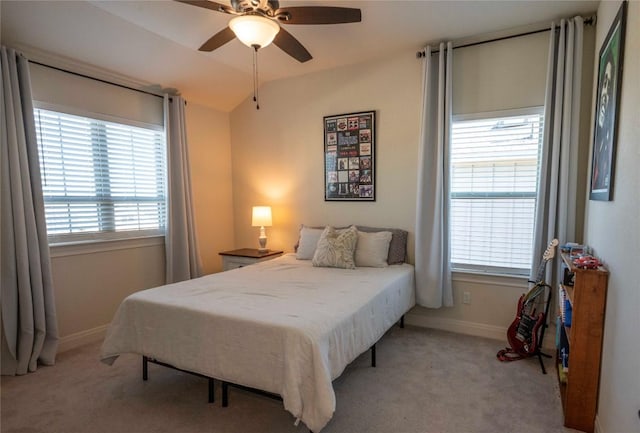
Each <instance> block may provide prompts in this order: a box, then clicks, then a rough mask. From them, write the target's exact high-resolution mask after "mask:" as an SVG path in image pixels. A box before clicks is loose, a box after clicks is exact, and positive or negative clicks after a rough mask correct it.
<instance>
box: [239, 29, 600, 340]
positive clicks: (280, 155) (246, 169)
mask: <svg viewBox="0 0 640 433" xmlns="http://www.w3.org/2000/svg"><path fill="white" fill-rule="evenodd" d="M588 32H589V30H588ZM590 34H591V35H593V31H591V32H590ZM590 46H592V45H588V44H587V49H588V50H591V48H589V47H590ZM548 47H549V34H548V33H541V34H536V35H532V36H526V37H521V38H514V39H509V40H505V41H501V42H496V43H489V44H485V45H478V46H475V47H469V48H461V49H457V50H455V51H454V53H455V54H454V60H453V65H454V85H453V87H454V94H453V98H454V106H453V111H454V113H473V112H487V111H496V110H505V109H511V108H521V107H530V106H540V105H543V104H544V88H545V80H546V68H547V54H548ZM591 52H592V51H588V53H589V54H588V55H587V57H588V58H590V57H591ZM586 64H587V66H588V68H587V69H588V70H589V69H590V67H591V62H590V61H589V62H586ZM421 73H422V62H421V61H419V60H416V58H415V52H414V51H405V52H401V53H397V54H394V55H393V56H390V57H388V58H385V59H381V60H377V61H374V62H369V63H366V64H360V65H353V66H348V67H344V68H340V69H334V70H330V71H324V72H319V73H314V74H310V75H306V76H302V77H297V78H293V79H288V80H282V81H276V82H271V83H267V84H266V85H265V86H263V88H262V89H261V94H260V95H261V108H260V110H259V111H256V110H255V107H254V105H253V103H252V101H250V100H247V101H245V102H244V103H243V104H241V105H240V106H238V107H237V108H236V109H235V110H234V111H233V112H232V113H231V142H232V161H233V187H234V215H235V220H236V226H235V241H236V247H251V246H255V244H256V242H257V239H256V238H257V237H258V231H257V228H252V227H251V225H250V210H251V206H253V205H257V204H269V205H271V206H273V212H274V215H273V219H274V226H273V227H271V228H269V229H267V236H268V237H269V246H270V247H271V248H280V249H283V250H285V251H292V249H293V245H294V244H295V241H296V238H297V232H298V227H299V225H300V224H312V225H323V224H333V225H345V224H350V223H358V224H364V225H373V226H393V227H399V228H403V229H405V230H408V231H409V232H410V239H409V255H410V259H411V260H412V259H413V242H414V238H413V232H414V225H415V213H416V207H415V196H416V181H417V163H416V160H417V152H418V140H419V125H420V109H421V108H420V106H421ZM588 79H589V82H590V80H591V75H588ZM587 89H590V87H589V86H587ZM371 109H374V110H376V111H377V118H376V120H377V125H378V131H377V137H376V140H377V142H376V145H377V149H376V152H377V154H376V158H377V160H376V164H377V174H376V187H377V194H376V198H377V199H376V202H373V203H372V202H367V203H349V202H325V201H324V199H323V197H324V191H323V187H324V175H323V146H324V143H323V124H322V117H323V116H327V115H333V114H340V113H348V112H354V111H362V110H371ZM588 114H589V113H588V112H587V115H588ZM588 123H589V122H587V125H586V128H585V129H586V134H588V130H589V126H588ZM525 289H526V282H525V281H523V280H522V279H518V278H504V277H498V278H496V277H487V276H478V275H472V274H466V275H461V274H455V275H454V302H455V306H454V307H452V308H444V309H440V310H427V309H423V308H416V309H415V310H414V311H413V312H412V314H411V315H410V317H408V321H409V322H410V323H414V324H420V325H425V326H433V327H439V328H444V329H450V330H455V331H460V332H467V333H471V334H475V335H484V336H490V337H494V338H500V339H503V340H504V339H505V338H506V328H507V327H508V325H509V324H510V323H511V321H512V320H513V319H514V315H515V308H516V303H517V299H518V297H519V296H520V294H521V293H522V291H524V290H525ZM463 291H468V292H470V293H471V299H472V301H471V304H470V305H467V304H464V305H463V304H462V303H461V300H462V292H463ZM547 342H552V338H548V339H547Z"/></svg>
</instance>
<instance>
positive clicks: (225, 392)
mask: <svg viewBox="0 0 640 433" xmlns="http://www.w3.org/2000/svg"><path fill="white" fill-rule="evenodd" d="M227 406H229V384H228V383H227V382H224V381H223V382H222V407H227Z"/></svg>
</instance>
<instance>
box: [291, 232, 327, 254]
mask: <svg viewBox="0 0 640 433" xmlns="http://www.w3.org/2000/svg"><path fill="white" fill-rule="evenodd" d="M323 231H324V229H314V228H311V227H304V226H303V227H302V228H301V229H300V241H299V243H298V251H296V259H298V260H311V259H312V258H313V254H314V253H315V252H316V246H317V245H318V240H320V236H322V232H323Z"/></svg>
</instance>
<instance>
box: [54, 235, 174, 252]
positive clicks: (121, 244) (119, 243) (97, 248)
mask: <svg viewBox="0 0 640 433" xmlns="http://www.w3.org/2000/svg"><path fill="white" fill-rule="evenodd" d="M158 245H164V236H162V235H160V236H145V237H139V238H129V239H113V240H90V241H76V242H64V243H57V244H50V245H49V253H50V255H51V257H66V256H77V255H84V254H95V253H103V252H106V251H117V250H129V249H133V248H146V247H152V246H158Z"/></svg>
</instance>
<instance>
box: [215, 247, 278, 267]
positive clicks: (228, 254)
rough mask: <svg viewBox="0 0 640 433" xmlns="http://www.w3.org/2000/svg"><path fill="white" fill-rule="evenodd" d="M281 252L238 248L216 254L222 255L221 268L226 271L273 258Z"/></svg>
mask: <svg viewBox="0 0 640 433" xmlns="http://www.w3.org/2000/svg"><path fill="white" fill-rule="evenodd" d="M282 253H283V252H282V251H274V250H269V251H266V252H264V253H261V252H259V251H258V249H257V248H240V249H239V250H232V251H223V252H221V253H218V254H220V255H221V256H222V270H223V271H228V270H230V269H236V268H241V267H243V266H249V265H253V264H254V263H258V262H264V261H265V260H271V259H275V258H276V257H280V256H281V255H282Z"/></svg>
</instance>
